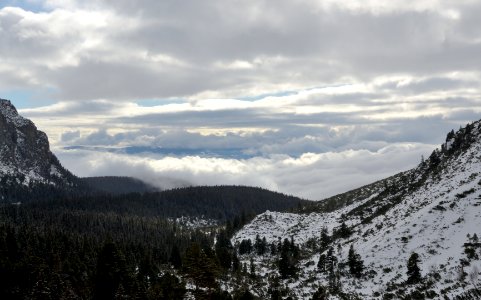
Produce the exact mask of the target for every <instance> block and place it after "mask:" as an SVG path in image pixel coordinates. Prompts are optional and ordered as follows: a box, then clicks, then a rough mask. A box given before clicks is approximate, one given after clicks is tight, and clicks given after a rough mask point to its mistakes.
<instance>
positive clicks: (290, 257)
mask: <svg viewBox="0 0 481 300" xmlns="http://www.w3.org/2000/svg"><path fill="white" fill-rule="evenodd" d="M298 260H299V249H298V248H297V246H296V245H295V243H294V241H292V240H291V241H289V240H288V239H284V242H283V243H282V246H281V255H280V259H279V274H280V275H281V277H282V278H284V279H285V278H290V277H295V276H296V274H297V263H298Z"/></svg>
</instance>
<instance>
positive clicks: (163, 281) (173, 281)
mask: <svg viewBox="0 0 481 300" xmlns="http://www.w3.org/2000/svg"><path fill="white" fill-rule="evenodd" d="M185 292H186V289H185V284H184V283H183V282H181V281H180V280H179V279H178V278H177V277H176V276H174V275H172V274H169V273H166V274H164V275H163V276H162V277H160V279H158V280H157V281H156V282H155V283H154V284H153V285H152V288H151V290H150V292H149V295H148V296H149V299H172V300H181V299H183V298H184V295H185Z"/></svg>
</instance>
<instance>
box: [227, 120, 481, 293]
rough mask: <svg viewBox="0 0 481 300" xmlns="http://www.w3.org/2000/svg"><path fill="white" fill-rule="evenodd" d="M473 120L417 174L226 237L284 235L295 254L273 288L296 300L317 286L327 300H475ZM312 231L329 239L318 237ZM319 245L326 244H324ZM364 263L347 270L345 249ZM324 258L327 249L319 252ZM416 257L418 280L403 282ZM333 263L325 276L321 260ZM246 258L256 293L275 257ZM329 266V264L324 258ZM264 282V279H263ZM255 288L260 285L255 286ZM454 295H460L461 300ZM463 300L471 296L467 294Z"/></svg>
mask: <svg viewBox="0 0 481 300" xmlns="http://www.w3.org/2000/svg"><path fill="white" fill-rule="evenodd" d="M480 153H481V123H480V122H479V121H478V122H475V123H473V124H468V125H467V126H466V127H465V128H462V129H460V131H458V132H456V133H454V132H450V133H449V134H448V136H447V138H446V142H445V143H444V144H443V145H442V146H441V148H440V149H437V150H435V151H434V152H433V154H432V155H431V156H430V157H429V158H428V159H427V160H426V161H423V162H422V163H421V164H420V165H419V166H418V167H417V168H415V169H413V170H410V171H408V172H404V173H400V174H398V175H395V176H393V177H391V178H388V179H386V180H383V181H380V182H377V183H374V184H372V185H368V186H365V187H363V188H360V189H357V190H354V191H351V192H348V193H345V194H341V195H338V196H335V197H332V198H330V199H327V200H325V201H323V202H321V203H319V204H315V205H313V206H310V207H307V208H305V210H304V211H305V212H304V213H296V214H293V213H274V212H266V213H264V214H261V215H259V216H257V217H256V218H255V219H254V220H253V221H252V222H251V223H250V224H247V225H246V226H245V227H244V228H243V229H242V230H240V231H239V232H238V233H237V234H236V235H235V236H234V238H233V239H232V242H233V243H234V244H237V245H239V244H240V243H241V242H242V241H243V240H247V239H250V240H251V241H252V243H254V241H255V240H256V236H258V238H257V239H263V238H265V239H266V242H267V243H268V244H273V245H278V244H279V241H280V240H284V238H287V239H291V238H292V239H293V241H294V243H295V244H296V245H297V247H298V248H299V251H300V253H301V254H300V255H298V256H297V258H296V259H295V260H294V261H296V265H297V268H298V271H299V275H298V277H297V276H294V275H293V276H287V277H286V276H284V278H282V276H281V285H280V286H281V287H278V288H284V289H285V290H289V293H290V294H292V295H295V296H297V297H299V298H301V299H306V298H310V297H311V296H312V295H313V294H314V292H315V291H317V290H318V289H319V287H320V286H321V288H320V290H322V292H323V293H324V294H329V295H330V296H329V297H331V298H333V299H335V298H337V297H341V298H342V297H347V296H346V295H350V297H355V296H357V297H358V298H360V299H366V298H367V299H425V298H430V297H431V298H443V297H447V298H446V299H454V298H456V297H457V298H456V299H479V298H477V297H479V296H476V295H479V290H478V289H477V287H478V283H479V279H478V278H479V271H480V270H481V261H480V260H479V257H481V244H480V243H479V241H478V238H477V237H478V236H479V235H480V234H481V155H480ZM322 228H326V229H327V236H329V237H330V239H324V243H323V241H321V231H322ZM326 240H328V241H330V242H328V243H326ZM351 246H353V249H355V252H356V253H357V254H359V255H360V257H361V258H362V260H363V261H364V264H363V265H364V270H363V272H362V275H361V276H359V278H357V277H356V276H353V274H351V272H350V268H349V267H348V253H349V248H350V247H351ZM330 248H332V250H333V251H332V250H331V251H332V252H331V253H329V249H330ZM414 252H415V253H417V254H418V255H419V267H420V270H421V274H422V276H423V280H422V281H421V282H419V283H417V284H406V282H407V281H408V280H407V263H408V260H409V258H410V256H411V254H412V253H414ZM332 254H334V257H335V259H334V260H335V261H336V263H333V266H332V265H331V268H330V271H326V269H325V268H324V266H325V265H324V264H321V265H322V267H321V265H319V266H318V263H319V259H320V257H321V255H323V259H326V257H331V258H332V257H333V256H332ZM251 258H253V259H254V261H255V264H256V265H257V269H258V270H259V280H260V281H264V288H262V289H260V290H259V296H261V297H265V296H266V295H268V293H269V285H270V286H271V290H272V282H273V281H272V278H273V277H279V276H280V275H282V274H280V273H279V271H280V270H279V268H277V267H276V266H277V264H278V263H279V256H278V255H271V254H265V255H261V256H259V255H252V254H250V255H245V256H243V257H242V260H243V261H245V262H248V261H249V260H250V259H251ZM331 261H332V260H331ZM268 278H269V279H268ZM261 286H262V284H261ZM463 297H464V298H463ZM470 297H471V298H470Z"/></svg>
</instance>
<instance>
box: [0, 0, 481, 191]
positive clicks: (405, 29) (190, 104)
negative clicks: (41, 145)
mask: <svg viewBox="0 0 481 300" xmlns="http://www.w3.org/2000/svg"><path fill="white" fill-rule="evenodd" d="M480 13H481V3H479V1H472V0H462V1H436V0H420V1H415V2H406V1H389V2H386V1H379V0H369V1H360V0H359V1H358V0H353V1H334V0H326V1H311V0H296V1H291V0H289V1H288V0H280V1H276V3H275V5H274V4H273V3H272V2H271V1H258V0H255V1H254V0H247V1H234V2H232V1H229V2H226V1H221V0H208V1H196V0H187V1H174V0H166V1H157V0H145V1H127V0H116V1H111V0H107V1H97V0H84V1H77V0H29V1H8V3H7V4H3V5H2V4H0V38H1V40H2V41H3V42H2V45H1V46H0V93H2V94H6V95H20V96H19V97H20V98H22V99H18V100H17V99H12V100H13V102H14V103H16V101H18V103H21V105H20V106H21V108H22V109H21V110H20V111H21V113H22V114H24V115H25V116H27V117H29V118H31V119H32V120H34V121H35V123H36V124H37V125H38V127H40V129H42V130H44V131H46V132H47V134H48V135H49V138H50V141H51V144H52V146H53V148H54V150H55V151H56V153H57V154H58V155H59V156H60V158H61V160H62V161H63V162H64V164H65V165H66V166H68V167H70V168H71V169H72V170H73V171H74V172H76V173H78V174H80V175H99V174H102V175H107V174H126V175H127V174H130V175H135V176H138V177H142V178H144V179H146V180H150V181H155V182H157V181H159V180H160V179H159V178H163V179H165V177H172V178H175V179H181V180H186V181H189V182H192V183H194V184H227V183H229V184H234V183H235V184H249V185H259V186H263V187H267V188H271V189H276V190H280V191H283V192H287V193H291V194H296V195H301V196H304V197H309V198H313V199H320V198H323V197H325V196H327V195H331V194H333V193H336V192H342V191H345V190H347V189H348V188H351V187H355V186H358V185H362V184H366V183H369V182H370V181H372V180H375V179H379V178H382V177H384V176H387V175H392V174H394V173H396V172H397V171H400V170H403V169H406V168H409V167H412V166H414V165H415V164H416V163H417V162H418V161H419V159H420V156H421V154H425V155H428V154H429V152H430V151H432V149H433V148H434V147H435V146H434V145H438V144H440V143H441V142H442V141H443V139H444V136H445V133H446V132H447V131H449V130H451V129H452V128H456V127H459V126H460V125H464V124H465V123H467V122H468V121H472V120H477V119H479V118H480V117H479V116H480V115H481V96H480V95H481V71H480V70H481V65H480V64H481V54H480V53H481V39H480V36H481V19H480V18H479V15H480ZM24 95H28V97H26V96H24ZM45 99H50V100H49V101H45ZM72 146H83V147H84V148H83V149H94V150H95V151H85V150H70V151H66V150H65V147H72ZM128 147H143V148H142V149H144V150H145V151H143V152H135V153H130V152H125V151H124V152H125V153H128V154H122V153H121V152H122V149H126V148H128ZM159 148H162V149H172V153H170V154H168V155H166V154H165V152H164V154H163V155H160V154H159V153H160V152H159V151H157V152H156V151H155V149H159ZM77 149H78V148H77ZM112 149H120V150H119V151H116V152H115V153H113V152H112ZM148 149H153V150H152V151H148ZM106 150H109V151H110V152H106ZM169 151H170V150H169ZM78 162H85V163H78Z"/></svg>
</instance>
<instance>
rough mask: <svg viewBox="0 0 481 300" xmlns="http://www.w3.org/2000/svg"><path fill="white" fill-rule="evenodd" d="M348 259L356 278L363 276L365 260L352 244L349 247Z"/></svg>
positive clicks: (350, 268) (350, 269)
mask: <svg viewBox="0 0 481 300" xmlns="http://www.w3.org/2000/svg"><path fill="white" fill-rule="evenodd" d="M347 259H348V260H347V264H348V265H349V271H350V272H351V274H352V275H354V277H356V278H360V277H361V276H362V271H363V270H364V262H363V260H362V259H361V256H360V255H359V254H357V253H356V251H355V250H354V246H353V245H352V244H351V247H350V248H349V254H348V258H347Z"/></svg>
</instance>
